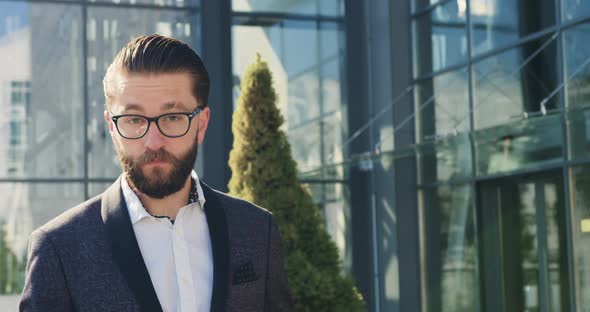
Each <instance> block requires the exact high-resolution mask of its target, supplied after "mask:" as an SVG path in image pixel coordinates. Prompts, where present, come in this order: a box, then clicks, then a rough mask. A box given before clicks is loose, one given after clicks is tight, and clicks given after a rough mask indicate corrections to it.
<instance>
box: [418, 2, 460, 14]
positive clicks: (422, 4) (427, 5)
mask: <svg viewBox="0 0 590 312" xmlns="http://www.w3.org/2000/svg"><path fill="white" fill-rule="evenodd" d="M446 1H448V0H413V1H412V11H414V12H416V11H420V10H422V9H425V8H427V7H429V6H430V5H433V4H438V3H442V2H446ZM460 1H461V0H460ZM462 2H463V3H464V2H465V0H462ZM463 5H464V4H463Z"/></svg>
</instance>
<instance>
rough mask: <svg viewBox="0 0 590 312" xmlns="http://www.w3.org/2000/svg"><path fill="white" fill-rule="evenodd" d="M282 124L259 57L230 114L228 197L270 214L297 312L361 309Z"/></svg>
mask: <svg viewBox="0 0 590 312" xmlns="http://www.w3.org/2000/svg"><path fill="white" fill-rule="evenodd" d="M283 122H284V120H283V117H282V115H281V113H280V111H279V109H278V108H277V105H276V93H275V90H274V87H273V85H272V76H271V73H270V71H269V69H268V65H267V64H266V62H264V61H261V59H260V55H258V56H257V59H256V62H255V63H254V64H252V65H250V66H249V67H248V69H247V70H246V73H245V74H244V77H243V80H242V83H241V95H240V98H239V100H238V105H237V108H236V110H235V112H234V115H233V124H232V132H233V135H234V143H233V148H232V150H231V153H230V158H229V166H230V168H231V170H232V177H231V180H230V182H229V190H230V193H231V194H232V195H234V196H237V197H240V198H243V199H245V200H248V201H251V202H253V203H255V204H257V205H260V206H262V207H265V208H267V209H269V210H270V211H271V212H272V213H273V215H274V218H275V220H276V222H277V225H278V227H279V231H280V233H281V236H282V239H283V249H284V251H285V266H286V270H287V275H288V277H289V285H290V287H291V291H292V294H293V299H294V302H295V309H296V311H313V312H317V311H338V312H342V311H365V310H366V306H365V303H364V301H363V299H362V296H361V295H360V293H359V292H358V291H357V289H356V287H355V286H354V283H353V281H352V279H351V278H349V277H344V276H342V275H341V263H340V260H339V256H338V250H337V247H336V245H335V244H334V242H333V241H332V240H331V238H330V236H329V235H328V234H327V233H326V231H325V229H324V227H323V218H322V216H321V214H320V212H319V209H318V208H317V206H316V205H315V204H314V202H313V200H312V197H311V195H310V193H309V191H308V189H307V188H304V187H303V186H302V185H301V184H300V183H299V182H298V180H297V166H296V163H295V161H294V160H293V157H292V156H291V147H290V145H289V142H288V141H287V137H286V135H285V133H284V132H283V131H282V130H281V129H280V127H281V125H282V124H283Z"/></svg>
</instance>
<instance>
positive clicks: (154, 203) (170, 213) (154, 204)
mask: <svg viewBox="0 0 590 312" xmlns="http://www.w3.org/2000/svg"><path fill="white" fill-rule="evenodd" d="M191 179H192V177H191V176H189V177H188V178H187V179H186V182H185V183H184V186H183V187H182V188H181V189H180V190H179V191H178V192H176V193H173V194H170V195H168V196H166V197H164V198H152V197H149V196H147V195H145V194H143V193H140V192H137V193H136V194H137V197H138V198H139V200H140V201H141V204H142V205H143V207H144V208H145V210H146V211H147V212H148V213H149V214H151V215H153V216H162V217H164V216H165V217H168V218H169V219H172V220H174V219H176V215H177V214H178V211H179V210H180V208H182V207H184V206H186V204H187V201H188V197H189V193H190V190H191Z"/></svg>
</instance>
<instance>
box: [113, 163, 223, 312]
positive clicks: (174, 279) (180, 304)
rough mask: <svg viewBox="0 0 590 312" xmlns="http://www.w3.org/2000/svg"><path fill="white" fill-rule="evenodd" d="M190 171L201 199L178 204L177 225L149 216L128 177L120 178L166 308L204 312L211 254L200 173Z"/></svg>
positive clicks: (207, 305)
mask: <svg viewBox="0 0 590 312" xmlns="http://www.w3.org/2000/svg"><path fill="white" fill-rule="evenodd" d="M191 176H192V178H193V179H194V180H195V182H196V186H197V194H198V195H199V199H198V201H196V202H194V203H192V204H189V205H186V206H184V207H182V208H180V210H179V211H178V215H177V216H176V219H175V221H174V224H172V222H170V220H169V219H167V218H156V217H154V216H152V215H150V214H149V213H148V212H147V211H146V209H145V208H144V207H143V205H142V204H141V201H140V200H139V198H138V197H137V195H136V194H135V193H134V192H133V190H132V189H131V188H130V187H129V184H128V183H127V179H125V178H123V179H121V180H122V183H121V188H122V189H123V197H124V198H125V203H126V204H127V209H128V211H129V217H130V218H131V224H132V225H133V231H134V232H135V236H136V238H137V243H138V245H139V249H140V250H141V254H142V256H143V261H144V262H145V265H146V267H147V270H148V272H149V274H150V278H151V280H152V284H153V285H154V289H155V291H156V294H157V296H158V300H159V301H160V304H161V305H162V309H163V310H164V312H189V311H190V312H193V311H199V312H201V311H203V312H205V311H209V310H210V306H211V293H212V289H213V255H212V252H211V239H210V237H209V226H208V225H207V219H206V218H205V210H204V208H203V207H204V205H205V197H204V196H203V190H202V189H201V185H200V184H199V177H198V176H197V173H196V172H195V171H193V172H192V173H191ZM187 202H188V198H187Z"/></svg>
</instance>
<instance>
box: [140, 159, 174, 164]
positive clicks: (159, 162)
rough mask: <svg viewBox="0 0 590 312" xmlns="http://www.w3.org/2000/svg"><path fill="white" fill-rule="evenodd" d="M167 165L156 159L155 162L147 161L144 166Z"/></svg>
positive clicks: (165, 162)
mask: <svg viewBox="0 0 590 312" xmlns="http://www.w3.org/2000/svg"><path fill="white" fill-rule="evenodd" d="M167 163H168V162H167V161H164V160H159V159H156V160H152V161H149V162H147V163H145V164H146V165H163V164H167Z"/></svg>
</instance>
